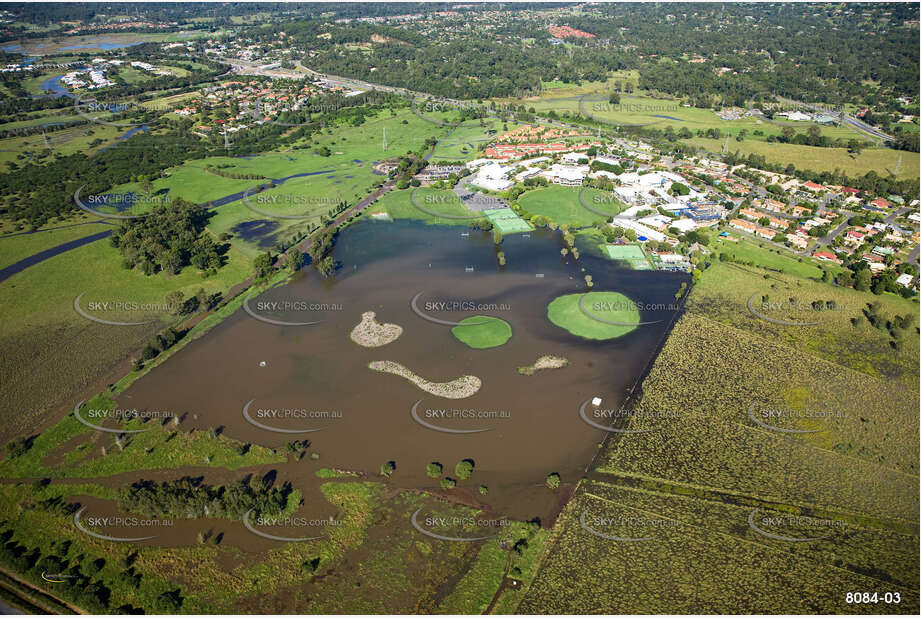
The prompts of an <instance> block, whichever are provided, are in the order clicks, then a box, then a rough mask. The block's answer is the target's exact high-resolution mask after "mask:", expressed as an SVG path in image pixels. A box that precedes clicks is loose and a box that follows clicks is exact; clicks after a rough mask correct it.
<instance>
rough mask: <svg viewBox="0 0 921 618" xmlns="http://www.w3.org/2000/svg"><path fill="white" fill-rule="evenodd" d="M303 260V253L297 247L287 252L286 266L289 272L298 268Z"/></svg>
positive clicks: (304, 259)
mask: <svg viewBox="0 0 921 618" xmlns="http://www.w3.org/2000/svg"><path fill="white" fill-rule="evenodd" d="M305 261H306V258H305V257H304V254H303V253H302V252H301V250H300V249H298V248H297V247H294V248H293V249H291V250H290V251H289V252H288V268H290V269H291V272H295V271H298V270H300V269H301V267H302V266H303V265H304V262H305Z"/></svg>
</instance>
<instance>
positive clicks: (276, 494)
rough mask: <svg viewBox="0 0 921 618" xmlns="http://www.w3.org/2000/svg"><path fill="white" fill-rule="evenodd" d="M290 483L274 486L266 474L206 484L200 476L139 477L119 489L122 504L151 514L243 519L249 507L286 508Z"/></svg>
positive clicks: (270, 510)
mask: <svg viewBox="0 0 921 618" xmlns="http://www.w3.org/2000/svg"><path fill="white" fill-rule="evenodd" d="M291 492H292V488H291V485H290V484H288V483H285V484H284V485H283V486H281V487H272V485H271V481H270V480H268V479H267V478H258V477H255V476H250V477H249V478H247V479H241V480H239V481H234V482H232V483H228V484H227V485H207V484H204V483H203V482H202V480H201V478H194V479H193V478H191V477H183V478H181V479H177V480H173V481H163V482H161V483H156V482H154V481H140V482H138V483H134V484H133V485H131V486H130V487H125V488H122V489H121V490H119V492H118V504H119V507H120V508H122V509H123V510H125V511H130V512H132V513H141V514H144V515H148V516H150V517H173V518H177V519H179V518H185V519H193V518H198V517H223V518H229V519H242V517H243V515H245V514H246V513H247V512H248V511H249V510H250V509H253V510H254V511H255V512H256V513H258V514H269V515H276V514H278V513H281V512H282V511H284V509H285V507H286V506H287V504H288V496H289V495H290V494H291Z"/></svg>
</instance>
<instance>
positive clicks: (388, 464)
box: [381, 461, 397, 477]
mask: <svg viewBox="0 0 921 618" xmlns="http://www.w3.org/2000/svg"><path fill="white" fill-rule="evenodd" d="M396 469H397V462H395V461H385V462H384V463H382V464H381V474H382V475H383V476H388V477H389V476H390V475H391V474H393V472H394V470H396Z"/></svg>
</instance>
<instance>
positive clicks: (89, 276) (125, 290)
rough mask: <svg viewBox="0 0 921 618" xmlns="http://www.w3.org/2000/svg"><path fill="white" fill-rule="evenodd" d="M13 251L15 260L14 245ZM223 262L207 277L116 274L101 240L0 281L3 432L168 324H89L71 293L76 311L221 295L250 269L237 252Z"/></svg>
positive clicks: (189, 272) (116, 316)
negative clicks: (201, 292) (177, 294)
mask: <svg viewBox="0 0 921 618" xmlns="http://www.w3.org/2000/svg"><path fill="white" fill-rule="evenodd" d="M100 227H101V226H100ZM75 229H80V228H75ZM86 229H87V230H89V229H91V228H90V226H86ZM46 233H48V234H53V232H46ZM20 238H22V237H20ZM25 238H29V237H25ZM6 240H16V239H15V238H13V239H6ZM48 240H49V239H44V240H42V234H37V235H35V238H34V239H30V240H29V241H26V242H27V243H28V242H41V243H45V244H47V241H48ZM2 242H3V241H0V244H2ZM14 246H15V244H14ZM32 248H38V247H37V246H35V245H33V247H32ZM15 250H18V251H19V253H17V254H16V256H17V257H20V259H21V257H23V256H22V251H23V250H22V248H21V246H20V247H19V248H17V249H15ZM9 255H10V257H9V258H7V259H12V257H13V252H11V253H10V254H9ZM227 258H228V262H227V264H226V265H225V266H224V267H223V268H222V269H221V270H220V271H219V272H218V275H216V276H214V277H210V278H203V277H202V276H201V275H200V274H199V273H197V272H196V271H195V270H194V269H192V268H186V269H184V270H183V271H182V272H181V273H180V274H179V275H176V276H172V277H169V276H167V275H165V274H163V273H161V274H158V275H154V276H150V277H147V276H145V275H144V274H142V273H141V272H140V271H138V270H130V271H129V270H125V269H124V268H122V265H121V264H122V258H121V255H120V253H119V252H118V250H117V249H115V248H113V247H111V246H110V244H109V242H108V241H107V240H105V239H103V240H99V241H96V242H93V243H90V244H88V245H85V246H83V247H80V248H78V249H73V250H71V251H68V252H66V253H63V254H61V255H58V256H55V257H53V258H50V259H48V260H45V261H43V262H41V263H39V264H36V265H34V266H31V267H29V268H27V269H26V270H24V271H23V272H20V273H17V274H15V275H13V276H12V277H10V278H8V279H6V280H5V281H3V282H2V283H0V311H2V312H3V316H4V320H3V323H2V324H0V351H2V354H3V357H4V358H5V359H7V362H6V363H4V364H3V368H2V380H3V382H4V384H6V385H7V386H6V388H5V390H6V399H5V401H6V404H7V408H6V409H7V410H8V411H12V410H17V411H18V412H17V413H15V414H5V415H4V421H5V424H6V427H7V429H5V430H4V432H3V433H4V434H6V433H7V432H10V433H13V432H15V431H17V430H21V428H22V427H23V426H26V425H30V424H31V423H33V422H34V419H35V417H37V416H38V415H41V414H43V413H47V411H48V408H49V406H51V405H53V403H54V402H56V401H58V400H59V399H60V398H66V397H67V396H69V395H72V394H73V393H75V392H76V391H77V390H78V389H79V388H81V387H84V386H85V385H86V383H87V381H90V380H93V379H94V376H96V377H98V376H99V375H100V374H101V372H103V371H107V370H111V367H112V366H113V365H115V364H117V363H118V362H120V361H122V360H124V359H125V358H126V356H127V355H128V354H129V353H133V352H136V351H137V350H139V349H140V348H141V347H142V346H143V345H144V343H146V342H147V340H149V338H150V337H151V336H152V335H153V334H154V332H156V331H157V330H158V329H160V328H163V326H164V325H165V324H166V323H167V322H168V321H170V320H172V319H173V318H171V317H169V316H166V315H164V314H163V313H162V312H154V313H152V314H151V313H147V312H143V316H141V317H140V319H138V318H139V315H140V313H139V312H135V311H128V312H123V311H122V312H109V315H106V316H102V315H100V316H99V317H104V318H105V319H109V320H115V321H143V320H145V319H156V318H159V319H157V321H155V322H154V323H152V324H148V325H144V326H131V327H116V326H106V325H102V324H96V323H93V322H89V321H87V320H86V319H85V318H83V317H81V316H79V315H77V314H76V312H75V311H74V306H73V305H74V300H75V298H76V297H77V296H78V295H80V294H84V296H83V298H82V299H81V306H82V307H83V308H86V307H88V306H89V305H88V303H90V302H92V301H99V302H105V301H133V302H138V303H151V304H162V303H164V302H165V298H166V295H167V293H169V292H170V291H172V290H180V291H182V292H183V293H184V294H185V296H186V297H189V296H192V295H194V294H195V292H196V291H197V290H198V289H199V288H204V289H205V290H206V291H207V292H209V293H213V292H218V291H222V292H224V291H226V290H227V289H229V288H230V287H231V286H232V285H233V284H235V283H237V282H239V281H242V280H243V279H245V278H246V277H247V276H248V275H249V274H250V272H251V270H252V262H251V260H250V259H249V258H248V257H247V256H245V255H243V254H242V253H240V252H239V251H237V250H234V249H231V251H230V252H229V254H228V255H227Z"/></svg>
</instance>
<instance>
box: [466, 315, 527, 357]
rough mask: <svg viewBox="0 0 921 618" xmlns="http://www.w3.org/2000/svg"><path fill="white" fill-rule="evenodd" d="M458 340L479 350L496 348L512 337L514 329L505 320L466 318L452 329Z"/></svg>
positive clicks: (475, 316)
mask: <svg viewBox="0 0 921 618" xmlns="http://www.w3.org/2000/svg"><path fill="white" fill-rule="evenodd" d="M451 334H452V335H454V336H455V337H457V339H458V340H459V341H460V342H462V343H464V344H466V345H468V346H470V347H471V348H475V349H477V350H481V349H484V348H495V347H496V346H500V345H502V344H503V343H505V342H506V341H508V340H509V339H511V337H512V327H511V326H509V323H508V322H506V321H505V320H500V319H499V318H494V317H492V316H488V315H473V316H470V317H469V318H464V319H463V320H461V321H460V324H458V325H457V326H455V327H454V328H452V329H451Z"/></svg>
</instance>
